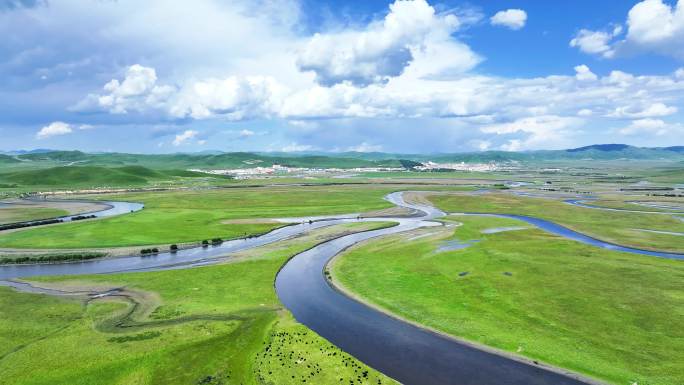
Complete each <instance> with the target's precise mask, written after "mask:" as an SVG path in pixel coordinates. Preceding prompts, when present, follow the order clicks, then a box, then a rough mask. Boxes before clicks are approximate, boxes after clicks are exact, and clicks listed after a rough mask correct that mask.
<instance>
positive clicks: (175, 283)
mask: <svg viewBox="0 0 684 385" xmlns="http://www.w3.org/2000/svg"><path fill="white" fill-rule="evenodd" d="M388 225H390V224H389V223H353V224H347V225H340V226H335V227H332V228H327V229H321V230H317V231H315V232H314V233H311V234H310V235H307V236H303V237H300V238H298V239H294V240H289V241H285V242H282V243H279V244H274V245H269V246H265V247H263V248H260V249H256V250H252V251H250V252H249V253H247V254H246V255H244V256H243V257H242V259H237V260H236V261H235V262H233V263H229V264H224V265H217V266H208V267H202V268H194V269H188V270H172V271H163V272H149V273H129V274H116V275H95V276H87V277H78V279H76V280H75V278H69V277H56V278H41V279H40V281H41V284H48V283H51V284H53V285H55V284H56V285H59V286H60V287H61V288H63V289H70V288H71V289H73V288H77V287H80V288H83V287H100V288H101V289H102V288H106V287H120V286H125V287H126V292H124V293H122V294H126V295H127V296H128V297H126V298H124V297H110V298H109V299H107V298H104V299H98V300H93V301H90V302H89V303H88V304H87V305H84V304H83V303H82V302H80V301H78V300H75V299H63V298H56V297H48V296H44V295H36V294H23V293H16V292H14V291H11V290H9V289H6V288H2V287H0V373H2V375H1V376H0V384H3V385H4V384H12V385H18V384H31V385H40V384H46V385H47V384H49V385H52V384H69V385H78V384H83V385H86V384H122V385H123V384H140V385H143V384H163V385H173V384H192V385H194V384H224V385H228V384H245V385H247V384H250V385H260V384H302V383H304V382H306V383H312V384H337V383H344V384H348V383H350V381H353V383H354V384H389V383H394V382H393V381H391V380H390V379H388V378H386V377H384V376H382V375H381V374H379V373H377V372H375V371H374V370H372V369H370V368H368V367H366V366H365V365H363V364H361V363H360V362H358V361H356V360H355V359H353V358H351V357H350V356H349V355H347V354H345V353H344V352H342V351H340V350H339V349H337V348H336V347H334V346H332V345H331V344H330V343H328V342H327V341H325V340H324V339H322V338H321V337H319V336H318V335H316V334H315V333H313V332H311V331H310V330H308V329H307V328H305V327H304V326H302V325H300V324H298V323H297V322H296V321H294V320H293V319H292V316H291V315H290V314H289V312H287V311H286V310H284V309H283V308H282V305H281V304H280V303H279V301H278V299H277V296H276V293H275V290H274V286H273V282H274V279H275V275H276V273H277V271H278V270H279V269H280V267H281V266H282V265H283V263H284V262H285V261H286V260H287V259H288V258H289V257H290V256H292V255H294V254H296V253H298V252H300V251H303V250H305V249H307V248H309V247H311V246H312V245H314V244H316V243H318V242H321V241H323V240H325V239H330V238H331V237H334V236H339V235H342V234H346V233H349V232H353V231H361V230H369V229H374V228H379V227H384V226H388ZM364 372H366V375H365V376H364V374H363V373H364Z"/></svg>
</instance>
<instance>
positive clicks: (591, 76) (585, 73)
mask: <svg viewBox="0 0 684 385" xmlns="http://www.w3.org/2000/svg"><path fill="white" fill-rule="evenodd" d="M575 77H576V78H577V80H580V81H593V80H596V79H598V76H596V74H595V73H593V72H591V69H589V67H587V66H586V65H585V64H581V65H578V66H576V67H575Z"/></svg>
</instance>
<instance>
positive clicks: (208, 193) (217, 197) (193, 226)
mask: <svg viewBox="0 0 684 385" xmlns="http://www.w3.org/2000/svg"><path fill="white" fill-rule="evenodd" d="M391 191H393V189H392V188H391V187H374V186H321V187H318V186H316V187H296V186H288V187H270V188H239V189H214V190H190V191H164V192H145V193H128V194H116V195H97V196H92V197H89V198H95V199H100V200H123V201H131V202H142V203H144V204H145V209H144V210H141V211H139V212H135V213H130V214H126V215H122V216H118V217H112V218H107V219H102V220H95V221H87V222H79V223H66V224H59V225H57V226H49V227H43V228H34V229H26V230H21V231H17V232H12V233H7V234H1V235H0V247H7V248H46V249H50V248H51V249H60V248H90V247H118V246H139V245H140V246H142V245H160V244H170V243H183V242H195V241H201V240H203V239H212V238H223V239H230V238H236V237H241V236H245V235H250V234H258V233H263V232H267V231H270V230H272V229H274V228H276V227H279V226H282V225H283V224H282V223H268V222H266V223H264V221H263V219H266V218H282V217H299V216H308V215H328V214H348V213H358V212H365V211H372V210H379V209H384V208H388V207H392V205H391V204H390V203H389V202H387V201H385V200H383V199H382V198H383V197H384V196H385V195H386V194H387V193H389V192H391ZM236 219H247V220H248V221H241V222H239V223H235V222H232V223H231V222H230V221H231V220H236ZM249 219H252V220H253V221H251V222H250V221H249Z"/></svg>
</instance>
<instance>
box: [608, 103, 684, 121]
mask: <svg viewBox="0 0 684 385" xmlns="http://www.w3.org/2000/svg"><path fill="white" fill-rule="evenodd" d="M675 113H677V107H674V106H668V105H666V104H665V103H652V104H649V105H647V106H623V107H618V108H616V109H615V111H613V112H612V113H611V114H609V115H608V116H611V117H616V118H653V117H661V116H668V115H672V114H675Z"/></svg>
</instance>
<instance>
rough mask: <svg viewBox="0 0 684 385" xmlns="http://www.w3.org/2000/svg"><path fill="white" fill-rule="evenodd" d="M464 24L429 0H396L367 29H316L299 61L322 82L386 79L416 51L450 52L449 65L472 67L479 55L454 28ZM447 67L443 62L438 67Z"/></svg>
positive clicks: (365, 82) (399, 70)
mask: <svg viewBox="0 0 684 385" xmlns="http://www.w3.org/2000/svg"><path fill="white" fill-rule="evenodd" d="M459 25H460V22H459V19H458V17H457V16H456V15H454V14H436V13H435V9H434V8H433V7H432V6H430V5H429V4H428V3H427V1H425V0H415V1H406V0H396V1H395V2H394V3H393V4H391V5H390V11H389V13H388V14H387V15H386V16H385V18H384V19H383V20H381V21H374V22H372V23H370V24H369V25H368V26H367V27H366V28H365V29H363V30H343V31H340V32H337V33H323V34H320V33H317V34H315V35H314V36H313V37H312V38H311V39H310V40H309V41H308V42H307V44H306V45H305V46H304V48H303V49H302V50H301V51H300V52H299V55H298V58H297V65H298V67H299V69H300V70H302V71H313V72H314V73H315V75H316V80H317V81H318V83H320V84H322V85H326V86H330V85H333V84H337V83H342V82H350V83H352V84H356V85H362V86H363V85H368V84H372V83H383V82H386V81H387V80H388V79H389V78H392V77H396V76H399V75H400V74H401V73H402V72H403V71H404V70H405V69H406V67H407V66H408V65H409V64H410V62H411V61H412V60H413V59H415V58H417V57H418V56H429V57H434V56H436V54H437V52H440V53H442V54H448V57H449V60H450V61H451V66H453V67H456V68H458V69H459V70H463V69H470V68H472V66H474V65H475V64H477V62H479V58H478V57H477V55H475V54H474V53H472V52H471V51H470V49H469V48H468V47H467V46H465V45H464V44H460V43H457V42H455V41H454V40H453V39H452V37H451V34H452V33H453V32H455V31H456V30H457V29H458V27H459ZM440 70H443V68H440Z"/></svg>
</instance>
